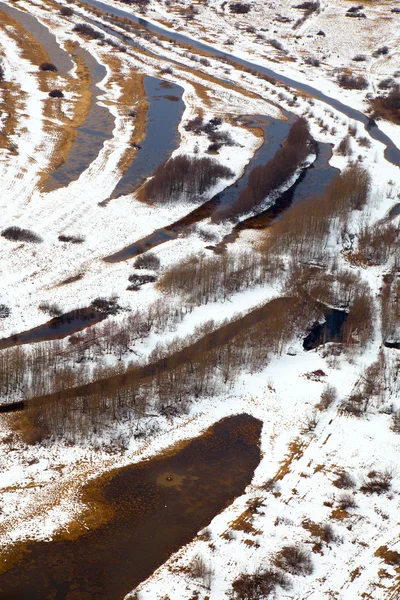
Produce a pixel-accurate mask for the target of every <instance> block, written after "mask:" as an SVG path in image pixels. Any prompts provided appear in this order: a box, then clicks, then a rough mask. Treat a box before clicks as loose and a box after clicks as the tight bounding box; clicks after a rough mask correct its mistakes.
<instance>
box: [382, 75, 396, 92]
mask: <svg viewBox="0 0 400 600" xmlns="http://www.w3.org/2000/svg"><path fill="white" fill-rule="evenodd" d="M395 84H396V82H395V80H394V79H393V77H385V79H382V81H380V82H379V83H378V88H379V89H380V90H390V88H391V87H393V86H394V85H395Z"/></svg>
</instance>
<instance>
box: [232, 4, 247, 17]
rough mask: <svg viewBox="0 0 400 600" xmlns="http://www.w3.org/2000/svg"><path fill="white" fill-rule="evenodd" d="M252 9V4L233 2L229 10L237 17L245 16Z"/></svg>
mask: <svg viewBox="0 0 400 600" xmlns="http://www.w3.org/2000/svg"><path fill="white" fill-rule="evenodd" d="M250 9H251V4H247V3H245V2H233V3H232V4H230V5H229V10H230V11H231V12H232V13H234V14H237V15H245V14H246V13H248V12H249V11H250Z"/></svg>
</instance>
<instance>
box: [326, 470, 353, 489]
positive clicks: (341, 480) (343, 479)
mask: <svg viewBox="0 0 400 600" xmlns="http://www.w3.org/2000/svg"><path fill="white" fill-rule="evenodd" d="M332 483H333V485H334V486H336V487H337V488H340V489H344V490H349V489H353V488H355V487H356V482H355V480H354V479H353V477H352V476H351V475H350V473H348V472H347V471H340V472H339V474H338V476H337V478H336V479H335V480H334V481H333V482H332Z"/></svg>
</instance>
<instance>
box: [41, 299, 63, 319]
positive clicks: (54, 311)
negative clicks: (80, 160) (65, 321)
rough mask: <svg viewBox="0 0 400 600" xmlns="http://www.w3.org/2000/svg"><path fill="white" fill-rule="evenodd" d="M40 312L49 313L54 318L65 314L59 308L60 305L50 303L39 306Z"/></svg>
mask: <svg viewBox="0 0 400 600" xmlns="http://www.w3.org/2000/svg"><path fill="white" fill-rule="evenodd" d="M38 308H39V310H41V311H42V312H45V313H48V314H49V315H50V316H52V317H59V316H60V315H62V314H63V311H62V309H61V308H60V307H59V306H58V304H50V303H49V302H42V303H41V304H39V306H38Z"/></svg>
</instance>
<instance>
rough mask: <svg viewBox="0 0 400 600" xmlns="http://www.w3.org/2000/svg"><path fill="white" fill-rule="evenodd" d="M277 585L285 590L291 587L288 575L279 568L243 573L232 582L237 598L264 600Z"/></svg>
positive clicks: (234, 595)
mask: <svg viewBox="0 0 400 600" xmlns="http://www.w3.org/2000/svg"><path fill="white" fill-rule="evenodd" d="M277 587H281V588H282V589H284V590H289V589H290V588H291V581H290V579H289V578H288V576H287V575H285V574H284V573H282V572H281V571H278V570H277V569H272V568H266V569H258V570H257V571H256V572H255V573H253V574H249V573H242V574H241V575H239V577H238V578H237V579H235V581H234V582H233V584H232V593H233V598H234V599H235V600H263V599H264V598H267V597H268V596H270V595H271V594H272V593H273V592H274V591H275V589H276V588H277Z"/></svg>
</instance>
